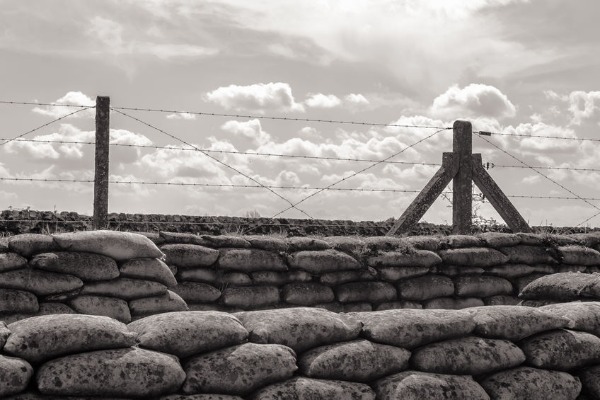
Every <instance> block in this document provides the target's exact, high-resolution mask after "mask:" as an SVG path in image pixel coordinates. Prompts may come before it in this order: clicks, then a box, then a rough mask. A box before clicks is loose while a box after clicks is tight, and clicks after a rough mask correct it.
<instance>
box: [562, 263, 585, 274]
mask: <svg viewBox="0 0 600 400" xmlns="http://www.w3.org/2000/svg"><path fill="white" fill-rule="evenodd" d="M592 268H594V267H592ZM587 269H588V267H586V266H585V265H565V264H559V265H557V266H556V267H555V268H554V273H563V272H586V271H587Z"/></svg>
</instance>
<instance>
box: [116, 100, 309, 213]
mask: <svg viewBox="0 0 600 400" xmlns="http://www.w3.org/2000/svg"><path fill="white" fill-rule="evenodd" d="M111 109H112V110H113V111H115V112H117V113H119V114H121V115H124V116H126V117H128V118H131V119H133V120H135V121H138V122H139V123H141V124H143V125H146V126H147V127H149V128H152V129H154V130H156V131H158V132H160V133H162V134H164V135H167V136H169V137H170V138H171V139H175V140H177V141H179V142H181V143H183V144H185V145H186V146H189V147H192V148H195V149H196V151H199V152H200V153H202V154H204V155H205V156H207V157H208V158H210V159H212V160H214V161H216V162H218V163H219V164H221V165H223V166H225V167H227V168H229V169H231V170H233V171H235V172H236V173H238V174H240V175H242V176H243V177H245V178H246V179H249V180H251V181H252V182H254V183H256V184H257V185H259V186H261V187H263V188H265V189H267V190H268V191H270V192H271V193H273V194H274V195H275V196H277V197H279V198H280V199H282V200H284V201H285V202H286V203H289V204H290V205H291V206H292V208H295V209H296V210H298V211H300V212H301V213H302V214H304V215H306V216H307V217H308V218H310V219H313V217H311V216H310V215H309V214H307V213H306V212H305V211H304V210H302V209H300V208H297V207H296V206H295V205H293V203H292V202H291V201H289V200H288V199H286V198H285V197H283V196H282V195H280V194H279V193H277V192H276V191H274V190H273V189H271V188H268V187H266V186H265V185H263V184H262V183H261V182H259V181H258V180H256V179H255V178H253V177H251V176H250V175H248V174H245V173H243V172H242V171H240V170H239V169H237V168H235V167H232V166H231V165H229V164H227V163H225V162H223V161H221V160H219V159H218V158H216V157H213V156H211V155H210V154H209V153H207V152H206V151H203V150H202V149H200V148H198V147H196V146H194V145H193V144H190V143H188V142H186V141H185V140H183V139H180V138H178V137H177V136H175V135H172V134H170V133H168V132H166V131H164V130H162V129H160V128H158V127H156V126H154V125H151V124H149V123H147V122H145V121H142V120H140V119H139V118H136V117H134V116H133V115H129V114H127V113H124V112H122V111H119V110H117V109H114V108H112V107H111Z"/></svg>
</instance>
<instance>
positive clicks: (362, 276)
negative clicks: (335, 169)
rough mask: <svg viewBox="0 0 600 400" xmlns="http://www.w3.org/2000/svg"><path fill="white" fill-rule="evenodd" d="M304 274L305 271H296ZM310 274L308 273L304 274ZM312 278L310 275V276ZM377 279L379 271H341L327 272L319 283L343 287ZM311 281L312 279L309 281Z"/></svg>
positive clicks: (371, 269) (368, 269)
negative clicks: (342, 285)
mask: <svg viewBox="0 0 600 400" xmlns="http://www.w3.org/2000/svg"><path fill="white" fill-rule="evenodd" d="M295 272H304V271H295ZM304 273H306V274H308V273H307V272H304ZM308 276H310V274H309V275H308ZM376 278H377V270H376V269H374V268H371V267H369V268H367V269H364V270H358V271H339V272H327V273H325V274H322V275H321V276H319V282H321V283H324V284H326V285H341V284H342V283H348V282H364V281H372V280H374V279H376ZM309 280H310V279H309Z"/></svg>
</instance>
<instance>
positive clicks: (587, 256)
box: [557, 246, 600, 266]
mask: <svg viewBox="0 0 600 400" xmlns="http://www.w3.org/2000/svg"><path fill="white" fill-rule="evenodd" d="M557 250H558V253H559V254H560V257H561V262H562V263H563V264H573V265H585V266H588V265H598V264H600V252H598V251H596V250H594V249H590V248H589V247H583V246H561V247H559V248H558V249H557Z"/></svg>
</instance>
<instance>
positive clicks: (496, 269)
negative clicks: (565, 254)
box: [485, 264, 554, 279]
mask: <svg viewBox="0 0 600 400" xmlns="http://www.w3.org/2000/svg"><path fill="white" fill-rule="evenodd" d="M548 267H549V271H548V273H553V272H554V270H553V268H552V267H551V266H548ZM485 272H486V273H487V274H490V275H495V276H499V277H501V278H508V279H510V278H519V277H521V276H525V275H529V274H532V273H534V272H537V271H536V270H535V268H534V267H533V266H532V265H527V264H504V265H495V266H493V267H490V268H486V269H485Z"/></svg>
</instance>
